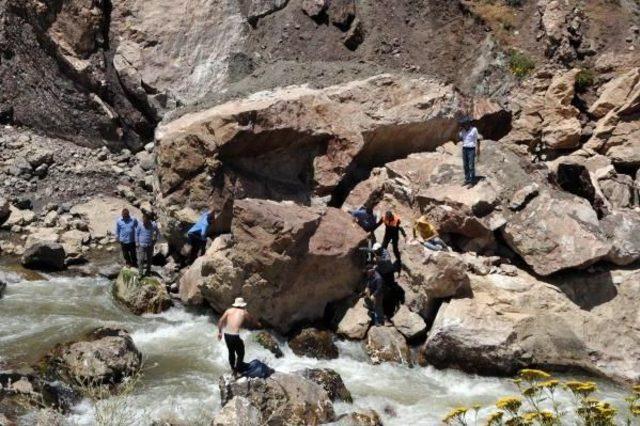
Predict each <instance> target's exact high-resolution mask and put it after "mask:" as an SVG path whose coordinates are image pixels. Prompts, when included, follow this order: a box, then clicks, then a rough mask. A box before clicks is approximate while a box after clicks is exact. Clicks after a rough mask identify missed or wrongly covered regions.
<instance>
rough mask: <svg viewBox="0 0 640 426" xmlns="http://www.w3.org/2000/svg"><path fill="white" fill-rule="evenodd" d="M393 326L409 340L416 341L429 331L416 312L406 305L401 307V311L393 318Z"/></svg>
mask: <svg viewBox="0 0 640 426" xmlns="http://www.w3.org/2000/svg"><path fill="white" fill-rule="evenodd" d="M391 322H392V323H393V326H394V327H395V328H396V329H397V330H398V331H399V332H400V333H401V334H402V335H403V336H404V337H406V338H407V339H408V340H411V339H415V338H416V337H419V336H421V335H424V333H425V332H426V331H427V324H426V323H425V322H424V320H423V319H422V317H421V316H420V315H418V314H416V313H415V312H412V311H411V310H410V309H409V308H407V307H406V306H405V305H402V306H400V309H398V311H397V312H396V313H395V315H394V316H393V318H391Z"/></svg>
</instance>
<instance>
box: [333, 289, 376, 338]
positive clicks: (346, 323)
mask: <svg viewBox="0 0 640 426" xmlns="http://www.w3.org/2000/svg"><path fill="white" fill-rule="evenodd" d="M370 325H371V315H370V313H369V308H367V306H366V304H365V300H364V299H363V298H361V299H359V300H358V302H357V303H356V304H355V305H354V306H353V307H351V308H349V309H348V310H347V312H346V313H345V314H344V317H342V319H341V320H340V323H339V324H338V330H337V331H338V334H339V335H340V336H343V337H346V338H347V339H353V340H362V339H364V337H365V336H366V335H367V331H368V330H369V326H370Z"/></svg>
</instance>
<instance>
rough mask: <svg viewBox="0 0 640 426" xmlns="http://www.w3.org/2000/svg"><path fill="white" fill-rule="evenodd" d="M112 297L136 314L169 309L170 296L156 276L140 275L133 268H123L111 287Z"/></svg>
mask: <svg viewBox="0 0 640 426" xmlns="http://www.w3.org/2000/svg"><path fill="white" fill-rule="evenodd" d="M113 295H114V297H115V298H116V299H117V300H119V301H120V302H122V303H123V304H124V305H125V306H126V307H127V308H128V309H129V310H130V311H131V312H133V313H134V314H136V315H142V314H146V313H153V314H157V313H160V312H163V311H166V310H167V309H169V308H170V307H171V305H172V301H171V296H169V293H168V292H167V289H166V287H165V285H164V284H163V283H162V282H161V281H160V280H159V279H158V278H156V277H142V278H141V277H140V276H139V275H138V271H137V270H136V269H133V268H123V269H122V271H120V274H119V275H118V278H117V279H116V282H115V284H114V288H113Z"/></svg>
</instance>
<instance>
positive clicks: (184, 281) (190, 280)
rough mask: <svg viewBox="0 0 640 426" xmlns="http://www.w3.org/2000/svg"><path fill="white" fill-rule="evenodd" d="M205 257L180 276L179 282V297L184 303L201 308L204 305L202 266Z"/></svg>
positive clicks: (196, 261) (197, 260) (200, 258)
mask: <svg viewBox="0 0 640 426" xmlns="http://www.w3.org/2000/svg"><path fill="white" fill-rule="evenodd" d="M203 263H204V257H199V258H197V259H196V260H195V262H193V264H191V266H189V267H188V268H187V269H186V270H185V271H184V272H183V273H182V275H181V276H180V280H179V281H178V289H179V290H178V295H179V296H180V300H182V303H184V304H186V305H189V306H199V305H202V304H203V303H204V298H203V297H202V290H201V287H202V285H203V284H204V278H203V276H202V265H203Z"/></svg>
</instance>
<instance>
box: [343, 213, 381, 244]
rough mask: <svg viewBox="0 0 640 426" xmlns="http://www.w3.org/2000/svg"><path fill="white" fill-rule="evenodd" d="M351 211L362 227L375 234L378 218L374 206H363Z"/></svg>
mask: <svg viewBox="0 0 640 426" xmlns="http://www.w3.org/2000/svg"><path fill="white" fill-rule="evenodd" d="M349 213H350V214H351V216H353V220H354V221H355V222H356V223H357V224H358V225H360V227H361V228H362V229H364V230H365V231H366V232H369V233H371V235H372V236H373V231H375V230H376V228H377V218H376V215H375V213H374V212H373V208H371V207H367V206H362V207H360V208H359V209H356V210H350V211H349ZM374 239H375V237H374Z"/></svg>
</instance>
